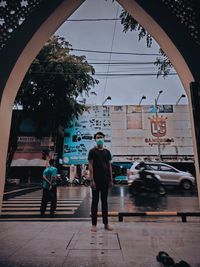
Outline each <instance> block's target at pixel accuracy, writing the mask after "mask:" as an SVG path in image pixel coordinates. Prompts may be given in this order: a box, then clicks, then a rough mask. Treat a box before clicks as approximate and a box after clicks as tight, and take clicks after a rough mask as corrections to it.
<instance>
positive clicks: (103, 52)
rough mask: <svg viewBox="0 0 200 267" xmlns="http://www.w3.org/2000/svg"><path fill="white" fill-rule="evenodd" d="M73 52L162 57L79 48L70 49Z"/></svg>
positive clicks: (149, 54)
mask: <svg viewBox="0 0 200 267" xmlns="http://www.w3.org/2000/svg"><path fill="white" fill-rule="evenodd" d="M69 50H71V51H79V52H88V53H98V54H110V53H111V54H116V55H132V56H160V54H156V53H155V54H154V53H131V52H130V53H129V52H116V51H115V52H108V51H100V50H87V49H78V48H69Z"/></svg>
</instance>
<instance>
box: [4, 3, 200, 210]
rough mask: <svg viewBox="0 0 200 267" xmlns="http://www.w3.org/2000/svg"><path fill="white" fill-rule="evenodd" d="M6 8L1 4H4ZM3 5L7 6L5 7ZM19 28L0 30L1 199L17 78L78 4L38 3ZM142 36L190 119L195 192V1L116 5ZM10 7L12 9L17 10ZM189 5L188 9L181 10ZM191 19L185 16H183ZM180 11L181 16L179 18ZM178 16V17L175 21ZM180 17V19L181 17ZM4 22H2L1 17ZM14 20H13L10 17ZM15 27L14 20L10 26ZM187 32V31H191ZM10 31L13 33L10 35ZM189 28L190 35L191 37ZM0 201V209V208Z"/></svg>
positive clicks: (199, 57) (199, 37)
mask: <svg viewBox="0 0 200 267" xmlns="http://www.w3.org/2000/svg"><path fill="white" fill-rule="evenodd" d="M5 2H6V1H5ZM7 2H8V1H7ZM32 2H33V1H31V0H30V1H29V3H30V5H31V8H30V12H29V13H26V18H25V21H24V22H23V23H22V25H21V26H19V25H18V24H19V23H18V24H17V22H15V21H14V20H13V21H14V22H13V23H11V25H12V27H11V29H9V28H6V27H4V28H5V31H4V32H3V33H5V32H6V33H7V35H3V36H4V37H5V38H4V39H3V43H2V46H1V50H0V70H1V79H0V101H1V105H0V120H1V128H0V147H1V150H0V163H1V168H0V195H1V196H2V195H3V194H2V193H3V186H4V180H5V162H6V155H7V146H8V138H9V132H10V123H11V115H12V105H13V102H14V99H15V96H16V93H17V91H18V89H19V87H20V84H21V82H22V80H23V77H24V75H25V73H26V71H27V69H28V68H29V66H30V64H31V62H32V61H33V59H34V58H35V56H36V55H37V53H38V52H39V51H40V49H41V48H42V46H43V45H44V43H45V42H46V41H47V40H48V38H49V37H50V36H51V35H52V34H53V33H54V32H55V31H56V30H57V29H58V28H59V26H60V25H61V24H62V23H63V22H64V21H65V20H66V19H67V18H68V17H69V16H70V15H71V14H72V13H73V12H74V11H75V10H76V9H77V8H78V7H79V6H80V5H81V4H82V3H83V2H84V1H83V0H57V1H49V0H38V1H36V3H35V4H31V3H32ZM118 2H119V4H121V5H122V6H123V7H124V8H125V9H126V10H127V11H128V12H129V13H130V14H131V15H132V16H133V17H134V18H135V19H136V20H137V21H138V22H139V23H140V24H141V25H142V26H143V27H144V28H146V30H147V31H148V32H149V33H150V34H151V35H152V36H153V37H154V39H155V40H156V41H157V42H158V44H159V45H160V47H161V48H162V49H163V50H164V52H165V53H166V54H167V56H168V57H169V59H170V61H171V62H172V64H173V66H174V68H175V69H176V71H177V73H178V75H179V77H180V80H181V82H182V84H183V86H184V88H185V92H186V94H187V96H188V99H189V107H190V115H191V116H190V117H191V126H192V135H193V145H194V152H195V163H196V173H197V183H198V191H200V180H199V158H200V136H199V132H200V124H199V122H198V116H197V115H198V111H199V105H200V104H199V102H200V101H199V94H200V93H199V92H200V85H199V80H200V70H199V66H198V64H199V62H200V33H199V31H200V26H199V25H200V21H199V20H200V15H199V9H198V1H196V0H187V1H186V0H185V1H182V2H183V5H182V7H181V8H182V9H181V11H180V10H179V11H178V9H180V7H177V5H176V1H175V0H168V1H164V0H161V1H157V0H151V1H146V0H118ZM19 3H20V1H16V3H15V4H19ZM187 3H189V7H190V9H187V7H188V6H187ZM0 8H1V9H3V8H5V10H4V15H5V16H6V12H7V15H8V14H11V13H9V12H12V7H11V6H10V9H9V6H8V7H0ZM184 8H185V10H190V11H191V12H192V13H191V14H192V15H191V16H189V19H188V16H187V15H188V14H187V12H186V14H185V10H184ZM183 11H184V12H183ZM180 12H182V15H181V16H180ZM184 14H185V15H184ZM7 18H8V16H7ZM16 18H17V14H16ZM16 21H17V20H16ZM15 26H16V27H15ZM191 26H192V27H191ZM15 28H16V29H15ZM193 28H195V31H193ZM1 201H2V199H0V207H1Z"/></svg>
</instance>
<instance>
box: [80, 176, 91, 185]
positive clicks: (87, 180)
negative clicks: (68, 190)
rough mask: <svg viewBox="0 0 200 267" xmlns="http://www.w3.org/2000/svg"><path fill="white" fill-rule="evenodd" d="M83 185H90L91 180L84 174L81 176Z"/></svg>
mask: <svg viewBox="0 0 200 267" xmlns="http://www.w3.org/2000/svg"><path fill="white" fill-rule="evenodd" d="M81 185H84V186H89V185H90V180H89V179H87V177H85V176H84V175H83V176H82V178H81Z"/></svg>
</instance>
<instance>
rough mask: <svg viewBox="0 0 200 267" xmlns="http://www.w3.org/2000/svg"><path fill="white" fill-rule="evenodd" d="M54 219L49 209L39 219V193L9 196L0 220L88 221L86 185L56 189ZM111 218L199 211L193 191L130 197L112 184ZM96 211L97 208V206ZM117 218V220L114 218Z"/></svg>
mask: <svg viewBox="0 0 200 267" xmlns="http://www.w3.org/2000/svg"><path fill="white" fill-rule="evenodd" d="M57 193H58V194H57V195H58V202H57V212H56V216H55V218H49V207H48V208H47V212H46V215H45V217H44V218H41V216H40V203H41V196H42V190H36V191H34V192H28V193H26V194H23V193H22V194H21V195H13V194H12V195H11V197H10V198H8V199H6V200H4V202H3V208H2V214H1V216H0V220H64V219H72V218H73V219H76V220H79V219H81V220H82V219H87V220H88V219H90V205H91V190H90V188H89V187H85V186H81V187H79V186H71V187H58V190H57ZM108 206H109V214H110V216H114V215H113V214H115V216H116V213H118V212H140V211H142V212H145V211H177V212H181V211H200V209H199V202H198V197H197V194H196V193H195V192H181V191H178V190H172V189H171V190H168V192H167V194H166V195H165V196H163V197H158V196H156V195H142V196H139V197H132V196H131V195H130V194H129V190H128V186H127V185H114V186H113V188H111V189H110V191H109V196H108ZM99 211H101V209H100V205H99ZM115 218H116V217H115Z"/></svg>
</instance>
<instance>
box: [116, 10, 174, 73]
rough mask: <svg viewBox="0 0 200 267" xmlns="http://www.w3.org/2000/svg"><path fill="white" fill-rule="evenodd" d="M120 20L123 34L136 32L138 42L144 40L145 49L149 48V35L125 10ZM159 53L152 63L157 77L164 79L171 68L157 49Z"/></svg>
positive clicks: (151, 39) (160, 50)
mask: <svg viewBox="0 0 200 267" xmlns="http://www.w3.org/2000/svg"><path fill="white" fill-rule="evenodd" d="M120 19H121V24H122V25H123V27H124V30H123V31H124V32H125V33H126V32H127V31H138V37H139V41H140V40H141V39H142V38H146V44H147V47H151V45H152V41H153V38H152V37H151V35H150V34H149V33H148V32H147V31H146V30H145V29H144V28H143V27H142V26H141V25H140V24H139V23H138V22H137V21H136V20H135V19H134V18H133V17H132V16H131V15H130V14H129V13H128V12H127V11H126V10H122V12H121V14H120ZM159 53H160V56H159V57H157V58H156V61H155V62H154V64H155V65H156V66H157V67H158V72H157V77H158V76H160V75H162V76H163V77H166V76H167V75H168V74H169V73H170V70H171V68H172V67H173V66H172V64H171V62H170V60H169V59H168V57H167V56H166V55H165V53H164V52H163V50H162V49H159Z"/></svg>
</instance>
